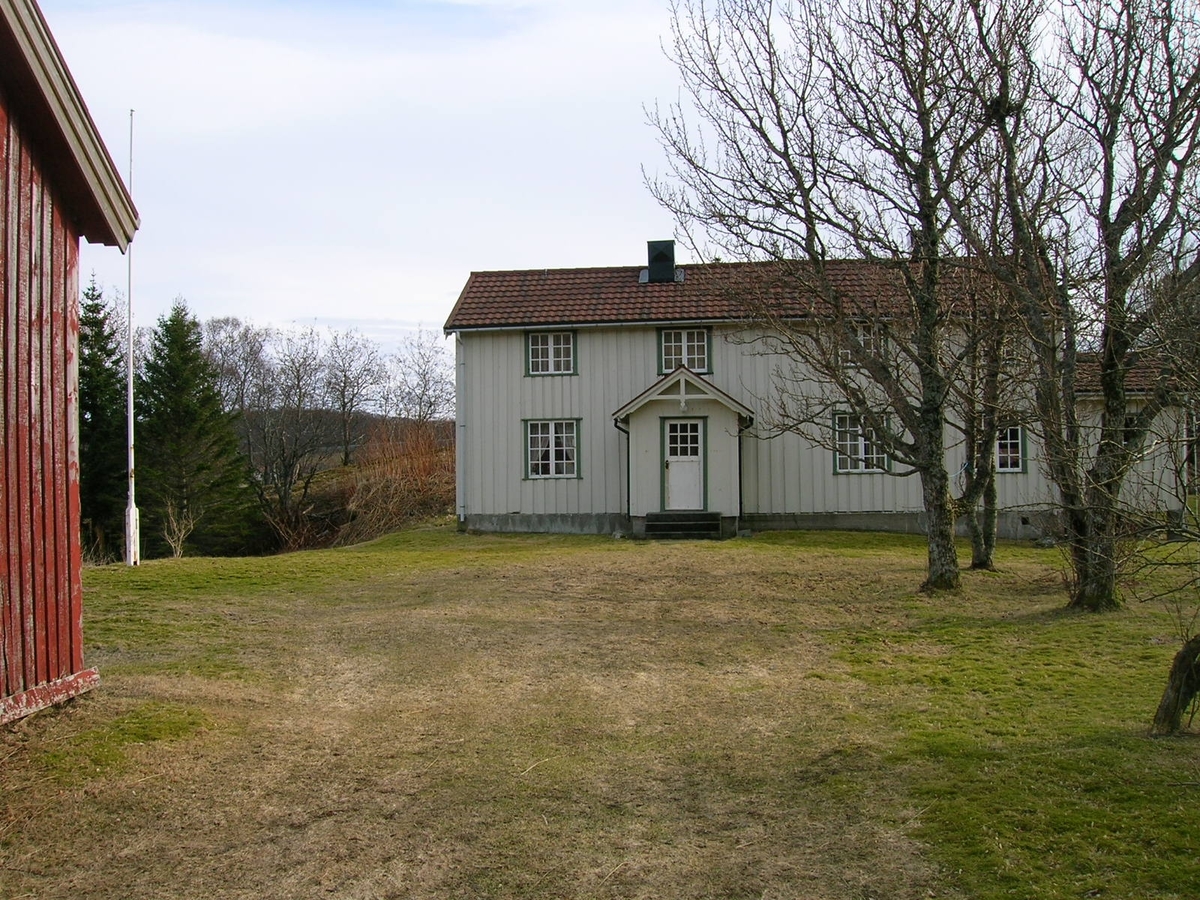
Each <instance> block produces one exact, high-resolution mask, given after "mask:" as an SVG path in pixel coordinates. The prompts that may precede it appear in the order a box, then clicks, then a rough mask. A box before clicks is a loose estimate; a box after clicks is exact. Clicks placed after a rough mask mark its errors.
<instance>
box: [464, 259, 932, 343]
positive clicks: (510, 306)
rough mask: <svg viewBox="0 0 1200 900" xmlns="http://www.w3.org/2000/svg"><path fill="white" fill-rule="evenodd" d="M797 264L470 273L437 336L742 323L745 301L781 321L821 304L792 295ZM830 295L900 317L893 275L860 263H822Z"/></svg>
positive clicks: (810, 295) (905, 306) (901, 302)
mask: <svg viewBox="0 0 1200 900" xmlns="http://www.w3.org/2000/svg"><path fill="white" fill-rule="evenodd" d="M797 265H798V264H790V265H789V264H780V263H774V262H763V263H703V264H694V265H684V266H681V267H680V268H679V270H678V273H677V275H676V280H675V281H671V282H663V283H647V282H646V281H645V277H644V273H645V268H644V267H638V266H615V267H610V268H593V269H521V270H514V271H500V272H472V273H471V276H470V278H468V279H467V283H466V286H465V287H464V288H463V289H462V293H461V294H459V297H458V302H457V303H456V304H455V306H454V309H453V311H452V312H451V313H450V318H449V319H447V320H446V325H445V330H446V331H447V332H454V331H470V330H474V329H490V328H530V327H533V328H536V327H551V326H568V325H609V324H626V323H653V322H706V321H730V320H738V319H744V318H746V317H747V315H748V314H749V310H750V307H749V306H748V305H747V300H750V299H753V300H755V301H757V302H768V301H769V302H770V305H771V309H772V312H773V313H774V314H776V315H781V316H785V317H793V316H794V317H802V316H806V315H814V314H820V313H821V312H822V311H823V310H822V306H823V305H824V301H823V300H822V299H821V298H820V296H819V295H818V294H817V293H815V292H806V291H803V290H800V289H799V284H800V281H799V277H798V272H799V270H798V269H797ZM826 275H827V276H828V278H829V281H830V283H831V285H832V286H833V287H834V289H835V290H836V291H837V293H838V294H839V295H840V296H842V297H845V298H855V300H856V302H858V303H859V304H861V306H862V310H863V313H864V314H865V313H866V312H867V310H868V309H869V310H870V311H871V312H873V313H878V314H884V315H906V314H908V312H909V311H910V302H909V297H908V294H907V292H906V290H905V287H904V284H903V280H902V278H901V277H900V273H899V272H897V271H896V270H895V269H894V268H891V267H888V266H885V265H883V264H879V263H872V262H868V261H865V260H835V261H831V262H828V263H826Z"/></svg>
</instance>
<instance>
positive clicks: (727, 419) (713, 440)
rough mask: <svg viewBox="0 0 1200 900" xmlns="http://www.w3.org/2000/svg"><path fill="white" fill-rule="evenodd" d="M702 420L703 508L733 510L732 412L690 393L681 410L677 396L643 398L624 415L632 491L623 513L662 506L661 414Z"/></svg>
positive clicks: (735, 425) (637, 513)
mask: <svg viewBox="0 0 1200 900" xmlns="http://www.w3.org/2000/svg"><path fill="white" fill-rule="evenodd" d="M680 418H683V419H697V418H698V419H703V420H704V478H705V491H704V495H705V496H704V508H705V509H706V510H708V511H709V512H719V513H720V514H721V515H723V516H736V515H738V514H739V509H738V416H737V413H736V412H734V411H733V410H731V409H729V407H727V406H725V405H724V404H722V403H720V402H718V401H715V400H710V399H707V400H706V399H699V398H694V397H691V398H689V399H688V408H687V410H686V411H680V409H679V401H678V399H677V398H670V397H665V398H661V399H655V400H651V401H650V402H648V403H647V404H646V405H645V406H643V407H642V408H641V409H639V410H638V411H637V412H635V413H634V414H633V415H631V416H630V417H629V447H630V453H631V454H632V460H631V465H630V472H631V479H632V490H631V491H630V498H629V514H630V515H633V516H644V515H646V514H647V513H653V512H659V511H660V510H662V508H663V478H664V475H665V472H664V467H663V431H662V429H663V419H680Z"/></svg>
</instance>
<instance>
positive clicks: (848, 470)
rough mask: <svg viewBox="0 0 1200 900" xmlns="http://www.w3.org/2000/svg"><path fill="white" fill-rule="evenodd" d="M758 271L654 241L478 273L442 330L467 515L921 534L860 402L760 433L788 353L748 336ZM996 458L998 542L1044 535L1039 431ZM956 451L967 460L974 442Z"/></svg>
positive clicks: (862, 281)
mask: <svg viewBox="0 0 1200 900" xmlns="http://www.w3.org/2000/svg"><path fill="white" fill-rule="evenodd" d="M754 270H755V265H754V264H746V263H742V264H701V265H690V266H687V267H686V268H682V269H677V268H676V267H675V264H674V249H673V246H672V245H671V242H652V243H651V245H650V260H649V265H648V266H645V267H641V266H628V267H613V268H589V269H535V270H525V271H500V272H475V273H472V275H471V276H470V278H469V280H468V281H467V284H466V286H465V287H464V288H463V291H462V293H461V295H460V296H459V299H458V302H457V304H456V305H455V307H454V310H453V311H452V312H451V314H450V317H449V319H448V320H447V322H446V325H445V330H446V332H447V333H448V334H450V333H452V334H454V335H455V338H456V362H457V376H456V387H457V428H458V433H457V454H458V457H457V478H458V486H457V505H458V518H459V522H460V524H461V525H462V526H463V527H465V528H468V529H475V530H482V531H545V532H579V533H623V534H635V535H640V534H644V533H647V532H653V531H655V530H656V529H658V528H660V527H667V528H669V527H672V525H670V524H666V525H664V523H671V522H672V521H677V520H682V521H685V522H686V521H688V520H694V529H695V530H699V529H701V528H703V527H705V526H704V524H702V523H707V525H708V526H709V527H713V528H719V530H720V532H721V533H723V534H725V535H729V534H733V533H736V532H737V531H739V530H760V529H781V528H847V529H870V530H901V531H913V532H919V531H921V530H922V528H923V518H924V513H923V507H922V503H921V489H920V482H919V479H917V478H916V477H899V476H900V473H898V472H896V471H894V470H892V467H891V466H890V464H889V462H888V460H887V459H886V458H885V457H884V456H883V455H882V454H881V453H879V452H878V451H877V450H876V449H875V448H874V447H873V446H872V445H871V440H870V433H869V430H868V429H864V428H861V427H859V425H858V423H857V422H856V420H855V418H854V417H853V416H852V415H850V414H849V413H846V414H836V413H835V414H834V415H833V416H832V417H831V421H830V424H829V428H830V433H831V438H830V439H828V440H826V441H824V442H822V443H817V442H813V441H810V440H806V439H805V438H803V437H801V436H800V435H799V434H796V433H784V434H776V433H774V432H773V430H772V429H768V428H765V427H764V424H765V422H766V419H767V413H768V410H767V409H766V404H767V403H769V398H771V397H772V396H773V394H774V385H773V379H774V378H775V377H776V375H775V372H776V369H777V367H778V366H779V364H780V362H781V359H780V358H778V357H773V356H772V355H771V354H769V353H764V352H762V349H761V346H760V345H758V344H756V343H754V342H753V341H752V340H748V339H749V338H753V337H754V335H753V334H751V333H749V332H748V329H749V328H750V326H748V325H747V324H746V317H745V307H744V305H743V304H741V303H739V302H738V300H737V291H736V290H730V286H731V285H734V286H736V285H739V284H742V283H752V282H753V280H754V279H753V278H751V277H749V276H751V275H752V274H753V272H754ZM831 273H832V275H833V277H835V278H838V279H840V281H841V282H842V283H841V285H840V289H842V290H850V289H853V290H860V291H864V292H873V293H874V295H876V296H879V297H884V298H885V300H886V295H887V294H888V292H891V293H892V294H895V295H896V296H895V300H896V303H897V304H898V308H900V307H901V306H903V303H904V301H903V298H902V297H901V296H900V295H899V294H898V293H897V291H898V287H897V285H896V284H895V283H894V282H893V281H891V280H889V278H888V277H887V276H886V274H884V273H883V270H881V269H880V268H878V267H873V266H871V265H869V264H866V263H861V262H845V263H840V264H837V265H836V266H834V267H833V268H832V269H831ZM996 453H997V457H996V458H997V463H998V472H999V474H998V476H997V481H998V492H999V499H1000V505H1001V507H1002V509H1003V512H1002V513H1001V517H1000V520H1001V521H1000V526H999V527H1000V533H1001V534H1002V535H1003V536H1008V537H1036V536H1038V535H1039V534H1040V533H1042V531H1043V530H1044V529H1045V528H1046V527H1047V523H1048V519H1047V510H1048V509H1049V508H1050V507H1051V506H1052V502H1051V501H1052V498H1053V493H1052V489H1051V487H1050V485H1049V484H1048V482H1047V480H1046V478H1045V476H1044V474H1043V472H1042V467H1041V466H1040V465H1039V459H1038V447H1037V442H1036V441H1034V440H1032V439H1031V437H1030V436H1029V435H1027V434H1026V433H1025V429H1024V428H1021V427H1012V428H1009V429H1006V430H1004V431H1003V432H1002V434H1001V437H1000V440H999V442H998V445H997V448H996ZM948 456H949V467H950V470H951V472H955V471H957V470H958V469H959V468H960V467H961V465H962V461H963V458H964V457H963V451H962V448H961V447H958V446H950V447H948ZM675 527H678V526H677V525H676V526H675ZM683 527H685V529H688V528H692V527H693V526H683Z"/></svg>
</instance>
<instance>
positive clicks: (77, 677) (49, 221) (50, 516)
mask: <svg viewBox="0 0 1200 900" xmlns="http://www.w3.org/2000/svg"><path fill="white" fill-rule="evenodd" d="M36 149H37V148H36V146H31V143H30V134H29V131H28V129H26V128H24V127H23V125H22V123H21V122H20V121H19V119H18V117H17V115H16V114H15V113H14V111H13V110H12V108H11V106H10V105H9V103H8V102H7V100H6V98H5V96H4V95H3V93H0V226H3V232H2V233H0V290H2V292H3V303H2V305H0V351H2V354H3V362H4V367H3V373H4V374H3V379H4V380H3V406H2V407H0V431H2V432H3V435H4V452H3V455H0V493H2V495H3V498H4V503H3V515H2V516H0V543H2V544H3V547H4V556H3V559H2V560H0V722H5V721H9V720H11V719H14V718H17V717H19V716H22V715H26V714H28V713H30V712H33V711H35V710H37V709H40V708H42V707H44V706H46V705H49V704H50V703H54V702H57V701H58V700H61V699H64V698H66V697H70V696H73V695H74V694H77V693H79V692H80V691H82V690H86V689H87V688H89V687H91V686H92V685H94V684H95V682H96V680H97V676H96V673H95V671H94V670H85V669H84V666H83V636H82V601H83V591H82V586H81V583H80V575H81V568H82V561H81V552H80V542H79V440H78V418H77V417H78V384H77V382H78V361H77V357H76V354H77V352H78V336H79V312H78V297H79V275H78V259H79V234H78V230H77V229H76V228H75V227H74V226H73V225H72V224H71V223H70V221H69V219H68V217H67V214H66V213H65V211H64V210H63V209H61V207H60V205H59V204H58V203H57V202H56V200H55V190H54V185H53V184H52V183H50V182H49V181H48V180H47V179H46V177H45V175H44V171H43V169H42V168H41V167H40V166H39V164H38V161H37V152H36Z"/></svg>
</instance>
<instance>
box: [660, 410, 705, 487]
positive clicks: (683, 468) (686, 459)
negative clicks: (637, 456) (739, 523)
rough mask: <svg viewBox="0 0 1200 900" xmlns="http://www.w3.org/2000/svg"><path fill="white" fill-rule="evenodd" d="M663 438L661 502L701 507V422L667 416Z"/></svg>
mask: <svg viewBox="0 0 1200 900" xmlns="http://www.w3.org/2000/svg"><path fill="white" fill-rule="evenodd" d="M664 429H665V432H664V435H663V437H664V441H663V444H664V446H663V506H664V508H665V509H704V422H703V421H702V420H700V419H667V420H666V421H665V422H664Z"/></svg>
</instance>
